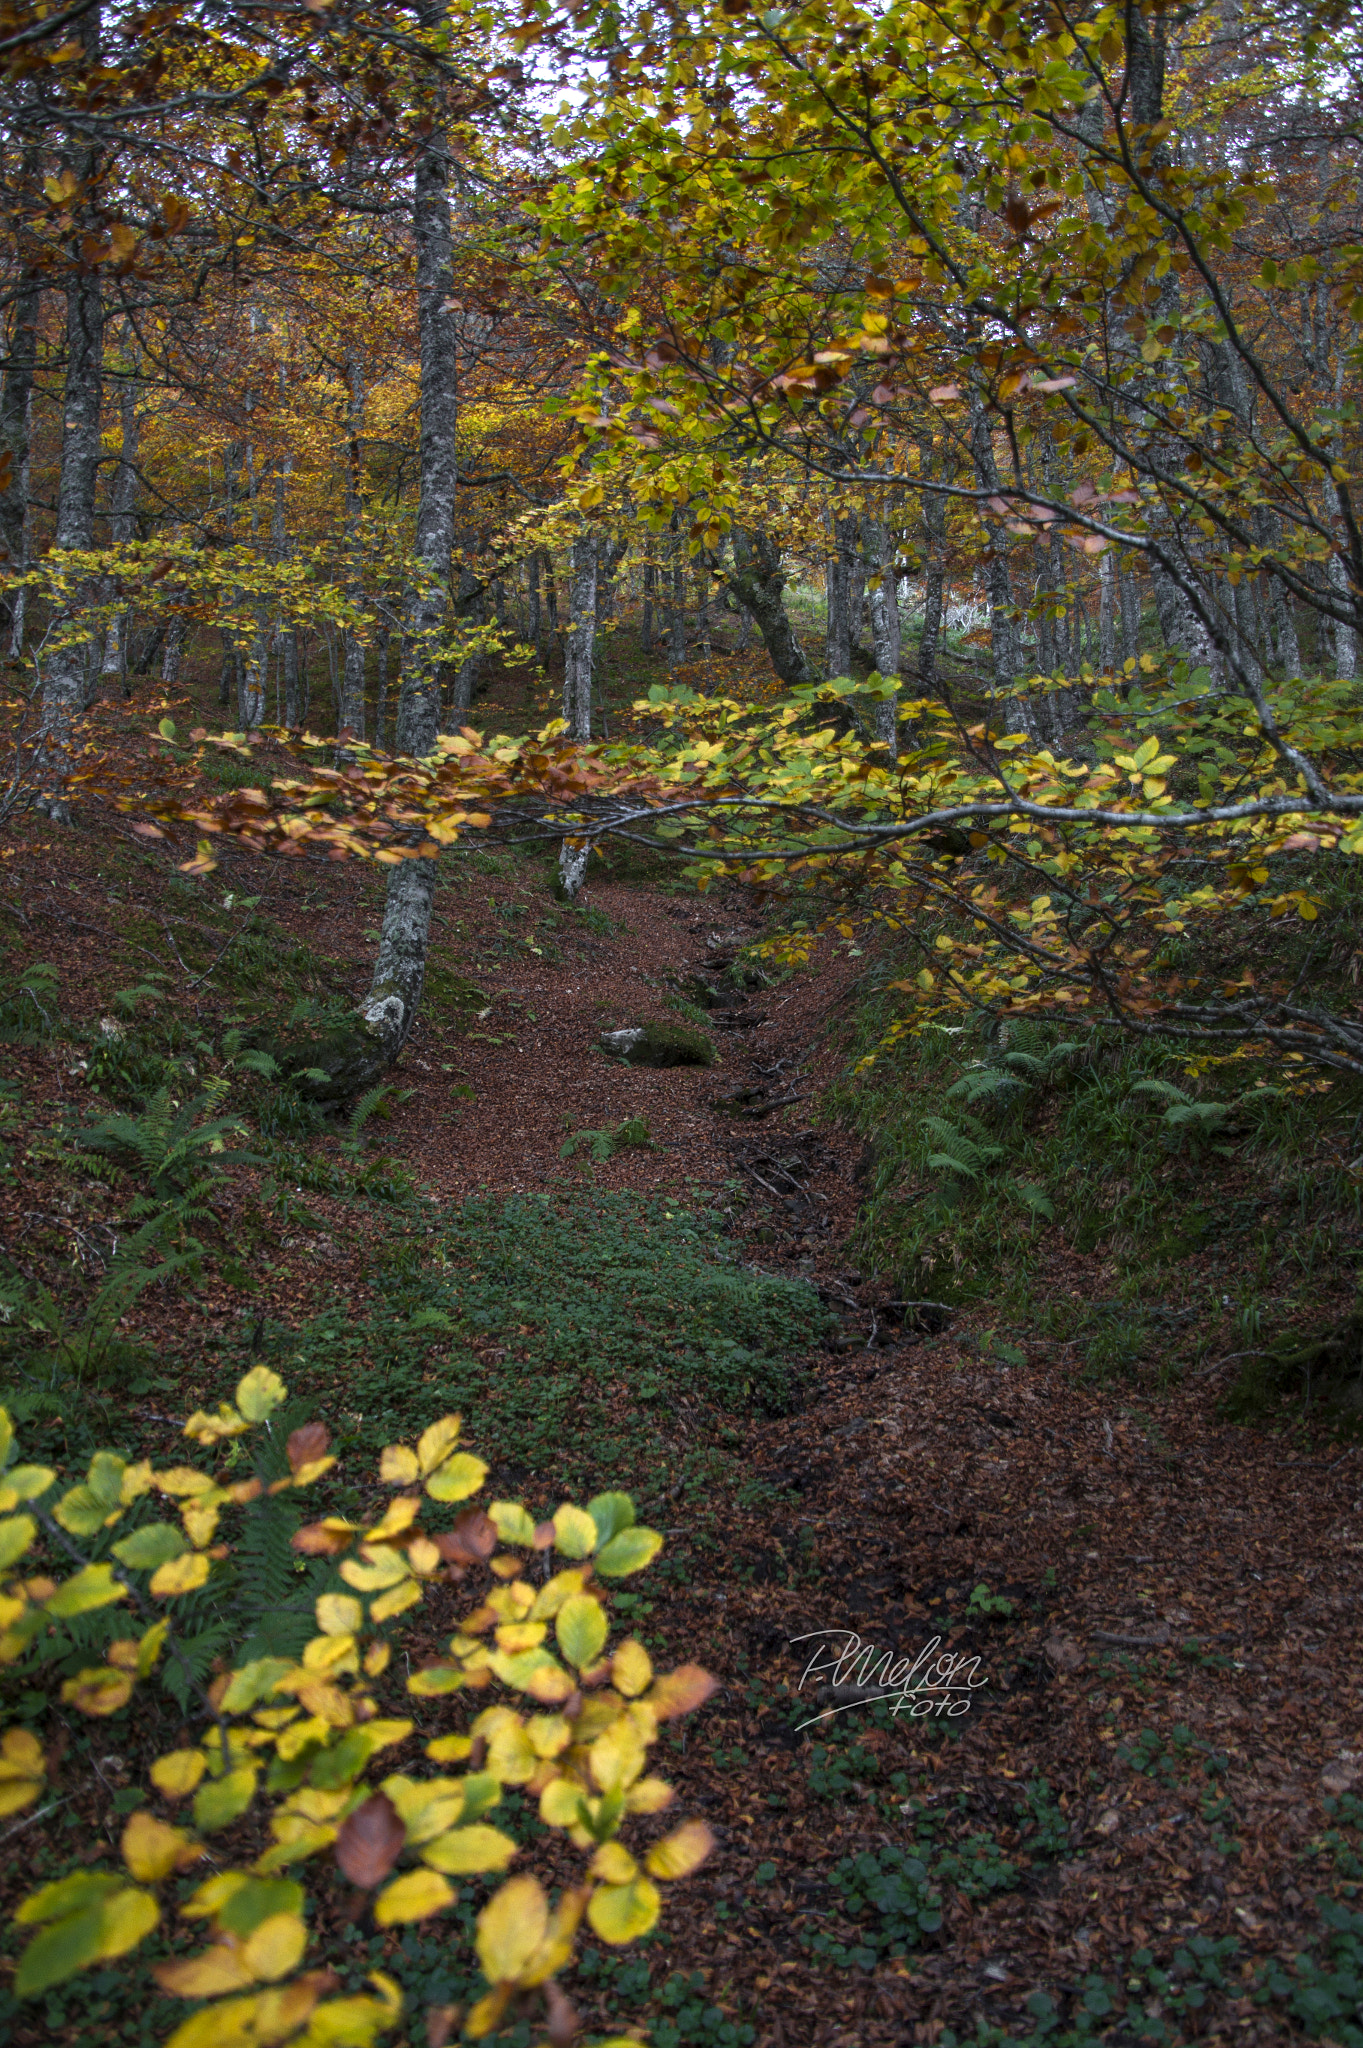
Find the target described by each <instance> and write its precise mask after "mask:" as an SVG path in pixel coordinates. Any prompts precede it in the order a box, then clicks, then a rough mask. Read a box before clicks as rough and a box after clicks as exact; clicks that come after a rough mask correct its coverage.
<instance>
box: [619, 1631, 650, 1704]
mask: <svg viewBox="0 0 1363 2048" xmlns="http://www.w3.org/2000/svg"><path fill="white" fill-rule="evenodd" d="M652 1681H653V1664H652V1660H651V1659H650V1657H649V1654H648V1651H647V1650H646V1649H645V1648H644V1646H643V1644H642V1643H641V1642H639V1641H637V1640H636V1638H635V1637H633V1636H631V1637H630V1639H629V1641H628V1642H625V1643H621V1645H620V1647H619V1649H618V1650H617V1651H616V1653H615V1655H614V1656H613V1657H612V1658H611V1684H612V1685H613V1686H614V1687H615V1690H616V1691H617V1692H618V1693H623V1695H624V1697H625V1698H626V1699H627V1700H632V1699H635V1698H637V1697H638V1695H639V1694H640V1693H641V1692H647V1690H648V1688H649V1686H650V1685H651V1683H652Z"/></svg>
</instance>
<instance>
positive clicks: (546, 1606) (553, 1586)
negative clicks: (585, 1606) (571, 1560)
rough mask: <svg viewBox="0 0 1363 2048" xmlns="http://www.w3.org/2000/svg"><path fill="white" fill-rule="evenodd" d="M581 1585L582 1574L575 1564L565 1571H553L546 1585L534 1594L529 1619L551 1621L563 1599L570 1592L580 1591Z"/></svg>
mask: <svg viewBox="0 0 1363 2048" xmlns="http://www.w3.org/2000/svg"><path fill="white" fill-rule="evenodd" d="M582 1585H583V1574H582V1573H581V1572H580V1571H579V1570H578V1569H577V1568H576V1566H570V1568H569V1569H568V1570H567V1571H566V1572H555V1574H554V1576H553V1578H552V1579H550V1580H549V1582H548V1584H547V1585H544V1586H541V1588H540V1590H539V1592H538V1593H537V1595H536V1596H535V1604H534V1606H533V1607H532V1608H531V1610H530V1619H531V1620H532V1621H552V1620H553V1618H554V1616H555V1615H556V1614H557V1613H558V1611H559V1608H560V1607H562V1605H563V1603H564V1601H565V1600H567V1599H568V1598H570V1596H571V1595H572V1594H574V1593H580V1592H581V1591H582Z"/></svg>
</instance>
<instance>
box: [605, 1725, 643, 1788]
mask: <svg viewBox="0 0 1363 2048" xmlns="http://www.w3.org/2000/svg"><path fill="white" fill-rule="evenodd" d="M646 1755H647V1752H646V1750H645V1748H644V1742H643V1737H642V1736H641V1735H640V1733H639V1731H638V1729H637V1728H636V1727H635V1725H634V1723H633V1721H631V1720H628V1719H627V1718H626V1717H625V1716H624V1715H623V1714H622V1715H621V1717H620V1719H619V1720H618V1721H615V1722H613V1723H612V1724H611V1726H610V1727H609V1728H608V1729H607V1730H606V1732H605V1734H604V1735H599V1736H598V1737H597V1739H596V1741H595V1742H594V1743H593V1744H592V1748H591V1759H592V1776H593V1778H595V1780H596V1783H597V1785H598V1787H599V1788H600V1790H601V1791H602V1792H615V1791H624V1790H625V1789H626V1788H627V1787H628V1786H630V1785H632V1784H633V1783H634V1780H635V1779H636V1778H637V1777H638V1775H639V1773H640V1772H641V1771H642V1769H643V1767H644V1761H645V1757H646Z"/></svg>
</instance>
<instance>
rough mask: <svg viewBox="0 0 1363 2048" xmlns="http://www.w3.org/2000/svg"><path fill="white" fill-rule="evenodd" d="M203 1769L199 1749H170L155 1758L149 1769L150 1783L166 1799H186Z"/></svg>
mask: <svg viewBox="0 0 1363 2048" xmlns="http://www.w3.org/2000/svg"><path fill="white" fill-rule="evenodd" d="M205 1769H206V1765H205V1762H204V1754H203V1751H202V1750H201V1749H172V1750H171V1751H169V1753H168V1754H167V1755H165V1756H158V1757H157V1759H156V1762H155V1763H154V1764H153V1765H152V1767H151V1781H152V1784H153V1785H155V1787H156V1789H157V1791H158V1792H160V1793H161V1794H163V1796H164V1797H165V1798H167V1799H188V1797H189V1795H190V1793H191V1792H192V1791H193V1790H194V1788H195V1786H196V1785H197V1784H198V1782H199V1780H200V1778H201V1777H202V1776H203V1774H204V1771H205Z"/></svg>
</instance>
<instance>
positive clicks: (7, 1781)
mask: <svg viewBox="0 0 1363 2048" xmlns="http://www.w3.org/2000/svg"><path fill="white" fill-rule="evenodd" d="M46 1772H47V1760H46V1758H45V1757H44V1755H43V1751H42V1746H41V1744H40V1743H39V1742H38V1740H37V1739H36V1737H35V1736H33V1735H31V1734H30V1733H29V1731H28V1729H27V1728H8V1729H6V1731H5V1733H4V1735H3V1736H2V1737H0V1815H4V1814H7V1813H18V1812H19V1810H20V1808H21V1807H24V1806H29V1805H31V1804H32V1802H33V1801H34V1800H35V1799H36V1798H37V1797H38V1793H39V1791H40V1790H41V1788H42V1782H43V1778H44V1777H45V1775H46Z"/></svg>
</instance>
